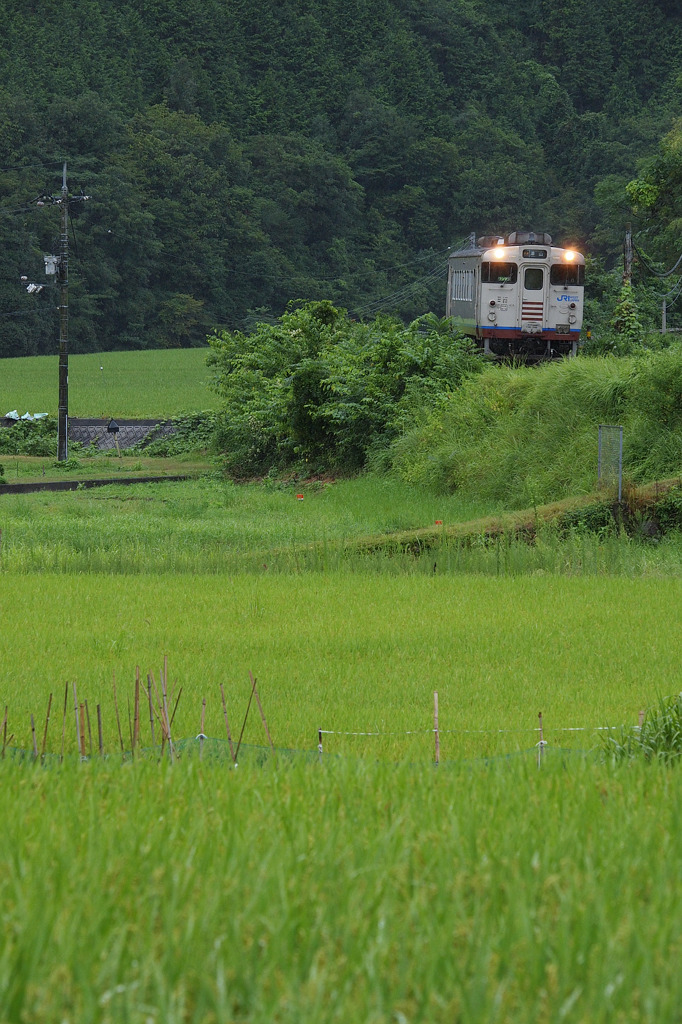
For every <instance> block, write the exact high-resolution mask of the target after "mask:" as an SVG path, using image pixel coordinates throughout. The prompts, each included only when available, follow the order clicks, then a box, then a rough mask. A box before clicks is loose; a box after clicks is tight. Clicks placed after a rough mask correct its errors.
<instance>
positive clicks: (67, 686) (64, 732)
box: [59, 683, 69, 761]
mask: <svg viewBox="0 0 682 1024" xmlns="http://www.w3.org/2000/svg"><path fill="white" fill-rule="evenodd" d="M68 700H69V684H68V683H67V684H66V686H65V687H64V718H63V720H62V752H61V754H60V755H59V760H60V761H63V760H64V737H65V735H66V705H67V703H68Z"/></svg>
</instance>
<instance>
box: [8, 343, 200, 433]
mask: <svg viewBox="0 0 682 1024" xmlns="http://www.w3.org/2000/svg"><path fill="white" fill-rule="evenodd" d="M207 354H208V349H207V348H201V349H197V348H194V349H164V350H162V351H152V350H150V351H145V352H98V353H94V354H88V355H70V356H69V415H70V416H76V417H85V418H88V417H94V418H97V417H105V416H114V417H115V416H120V417H127V418H129V419H154V418H159V419H166V418H168V417H170V416H176V415H178V414H179V413H182V412H188V411H192V410H195V409H213V408H215V405H216V397H215V395H214V394H213V393H212V392H211V391H209V390H208V388H207V387H206V381H207V380H208V376H209V373H208V370H207V368H206V356H207ZM58 375H59V362H58V357H57V356H56V355H54V356H32V357H30V358H23V359H21V358H18V359H0V416H4V415H5V413H6V412H10V411H11V410H13V409H16V410H17V411H18V413H19V415H20V416H23V414H24V413H25V412H30V413H36V412H48V413H51V414H52V415H53V416H56V415H57V406H58V404H59V402H58V400H59V388H58V383H59V382H58Z"/></svg>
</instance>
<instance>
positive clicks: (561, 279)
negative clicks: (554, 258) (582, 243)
mask: <svg viewBox="0 0 682 1024" xmlns="http://www.w3.org/2000/svg"><path fill="white" fill-rule="evenodd" d="M549 283H550V284H555V285H559V286H560V287H568V286H569V285H574V286H575V285H583V284H585V265H584V264H583V263H555V264H554V266H553V267H552V268H551V270H550V272H549Z"/></svg>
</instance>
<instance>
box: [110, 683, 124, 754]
mask: <svg viewBox="0 0 682 1024" xmlns="http://www.w3.org/2000/svg"><path fill="white" fill-rule="evenodd" d="M113 687H114V708H115V709H116V725H117V726H118V738H119V740H120V743H121V755H123V754H124V747H123V733H122V732H121V719H120V717H119V714H118V699H117V697H116V673H115V672H114V675H113Z"/></svg>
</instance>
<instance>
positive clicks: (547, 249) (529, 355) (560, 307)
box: [445, 231, 585, 360]
mask: <svg viewBox="0 0 682 1024" xmlns="http://www.w3.org/2000/svg"><path fill="white" fill-rule="evenodd" d="M584 284H585V257H584V256H582V255H581V253H579V252H577V251H576V250H575V249H561V248H558V247H557V246H553V245H552V238H551V235H548V234H547V233H546V232H544V231H512V233H511V234H509V235H506V236H502V235H484V236H483V237H481V238H478V239H476V238H475V236H472V239H471V244H470V246H469V247H468V248H466V249H461V250H459V251H457V252H453V253H451V254H450V257H449V259H448V292H447V302H446V310H445V315H446V316H448V317H451V318H452V320H453V321H454V323H455V324H456V326H457V327H458V328H459V330H460V331H461V332H462V334H467V335H469V336H470V337H472V338H475V339H476V340H477V341H478V342H479V344H481V345H482V346H483V348H484V349H485V351H486V352H488V353H490V354H491V355H493V356H497V357H498V358H503V357H509V356H518V357H520V358H523V359H528V360H538V359H552V358H557V357H560V356H564V355H575V354H576V353H577V351H578V342H579V339H580V329H581V327H582V322H583V292H584Z"/></svg>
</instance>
